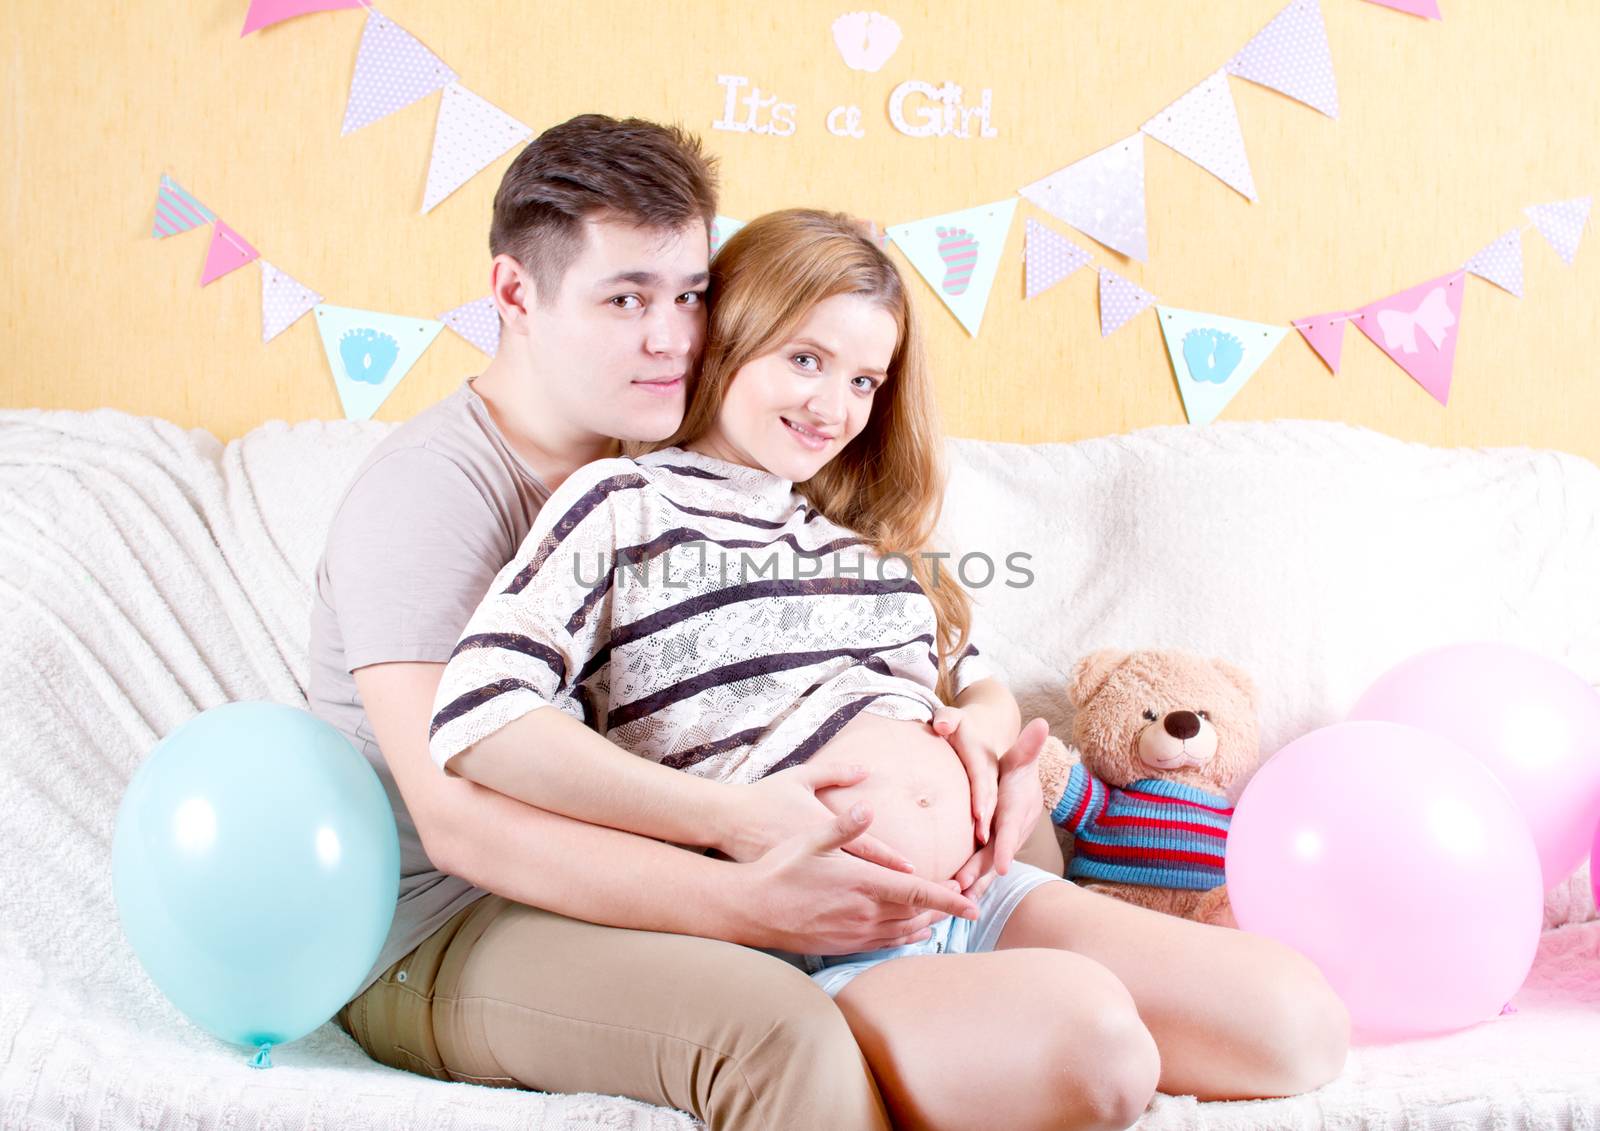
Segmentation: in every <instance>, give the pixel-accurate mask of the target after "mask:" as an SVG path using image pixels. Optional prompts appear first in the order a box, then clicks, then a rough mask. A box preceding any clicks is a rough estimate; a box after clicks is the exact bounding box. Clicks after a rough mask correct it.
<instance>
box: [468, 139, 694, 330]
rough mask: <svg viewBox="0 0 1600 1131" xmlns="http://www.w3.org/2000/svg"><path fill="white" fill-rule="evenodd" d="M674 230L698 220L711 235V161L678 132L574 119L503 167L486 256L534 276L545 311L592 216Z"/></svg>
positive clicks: (577, 249) (581, 243)
mask: <svg viewBox="0 0 1600 1131" xmlns="http://www.w3.org/2000/svg"><path fill="white" fill-rule="evenodd" d="M602 211H603V212H608V213H614V214H616V216H617V217H618V218H619V219H621V220H623V221H624V222H631V223H635V224H638V225H641V226H643V227H650V228H662V229H666V230H676V229H678V228H682V227H683V226H684V225H686V224H690V223H692V222H693V221H695V220H696V219H699V220H701V221H703V222H704V223H705V226H706V231H707V232H709V231H710V230H711V224H712V221H713V220H714V219H715V217H716V211H717V178H716V158H715V157H710V156H707V155H706V154H705V153H703V152H702V151H701V147H700V139H699V138H697V137H695V136H694V135H693V134H689V133H685V132H684V131H683V130H681V129H679V128H678V127H677V126H663V125H659V124H658V123H656V122H647V121H644V120H643V119H640V118H627V119H624V120H621V121H619V120H617V119H616V118H608V117H606V116H605V115H604V114H580V115H579V116H578V117H576V118H572V119H570V120H568V121H565V122H562V123H561V124H560V125H558V126H551V127H550V128H549V129H547V130H545V131H544V133H542V134H540V135H539V136H538V137H537V138H535V139H534V140H533V141H531V142H530V143H528V147H527V148H526V149H524V150H523V151H522V152H521V153H519V154H517V159H516V160H515V161H513V162H512V163H511V167H510V168H509V169H507V170H506V175H505V177H504V178H503V179H502V180H501V181H500V189H499V191H498V192H496V193H495V195H494V220H493V222H492V223H491V224H490V226H489V253H490V254H491V255H500V254H502V253H504V254H506V255H509V256H511V257H512V258H513V259H515V260H516V261H517V262H518V263H520V264H522V266H523V267H524V268H526V269H527V271H528V273H529V274H530V275H532V276H533V282H534V286H535V287H536V288H537V289H538V295H539V303H540V305H541V306H548V305H549V304H550V302H551V301H552V300H553V299H554V298H555V295H556V293H557V292H558V291H559V290H560V287H561V279H562V276H564V275H565V274H566V272H567V268H568V267H570V266H572V263H573V261H574V260H575V259H577V258H578V255H579V253H580V252H581V251H582V250H583V222H584V220H585V219H586V218H587V217H589V216H590V215H592V214H593V213H596V212H602Z"/></svg>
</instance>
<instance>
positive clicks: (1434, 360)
mask: <svg viewBox="0 0 1600 1131" xmlns="http://www.w3.org/2000/svg"><path fill="white" fill-rule="evenodd" d="M1466 279H1467V272H1466V268H1461V269H1460V270H1457V271H1453V272H1451V273H1450V274H1448V275H1441V276H1439V277H1438V278H1437V279H1430V280H1429V281H1428V282H1426V283H1419V284H1417V285H1416V286H1414V287H1410V288H1408V289H1406V290H1403V291H1400V292H1399V293H1398V294H1392V295H1390V296H1389V297H1388V298H1385V299H1379V300H1378V301H1377V302H1372V303H1368V304H1367V305H1366V306H1363V307H1361V308H1360V309H1359V310H1358V311H1356V312H1355V319H1354V321H1355V324H1356V328H1357V329H1358V330H1360V331H1361V332H1362V333H1363V334H1365V335H1366V336H1367V337H1369V338H1371V339H1372V340H1373V342H1374V343H1375V344H1376V345H1377V346H1378V348H1379V349H1381V350H1382V351H1383V352H1384V353H1386V354H1388V355H1389V356H1390V357H1391V358H1392V359H1394V363H1395V364H1396V365H1398V366H1399V367H1400V368H1401V369H1404V370H1405V371H1406V372H1407V373H1409V374H1411V376H1412V378H1413V379H1414V380H1415V381H1416V382H1417V384H1419V385H1421V386H1422V387H1423V388H1424V389H1426V390H1427V391H1428V393H1429V395H1430V396H1432V397H1433V399H1434V400H1436V401H1438V402H1439V403H1440V404H1441V405H1443V404H1447V403H1449V400H1450V376H1451V370H1452V368H1453V367H1454V365H1455V360H1456V338H1457V337H1458V335H1459V333H1460V329H1461V298H1462V295H1463V293H1464V292H1465V291H1466V289H1467V288H1466Z"/></svg>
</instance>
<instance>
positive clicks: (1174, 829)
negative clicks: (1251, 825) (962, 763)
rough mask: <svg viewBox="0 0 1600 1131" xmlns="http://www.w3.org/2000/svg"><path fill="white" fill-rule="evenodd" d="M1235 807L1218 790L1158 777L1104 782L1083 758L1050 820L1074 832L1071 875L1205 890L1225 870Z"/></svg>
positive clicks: (1115, 881) (1212, 886)
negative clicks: (1122, 783)
mask: <svg viewBox="0 0 1600 1131" xmlns="http://www.w3.org/2000/svg"><path fill="white" fill-rule="evenodd" d="M1232 817H1233V809H1232V807H1231V806H1229V804H1228V799H1227V798H1226V797H1224V796H1222V795H1221V794H1216V793H1210V792H1208V791H1207V790H1203V789H1200V788H1199V787H1198V786H1192V785H1188V784H1186V783H1183V782H1175V781H1168V780H1166V779H1164V778H1141V779H1140V780H1138V781H1136V782H1130V783H1128V784H1127V785H1126V786H1122V787H1121V788H1118V787H1117V786H1108V785H1107V784H1106V783H1105V782H1103V781H1101V780H1100V779H1099V778H1097V777H1095V776H1094V775H1093V774H1091V773H1089V771H1088V770H1086V769H1084V768H1083V766H1082V764H1081V763H1080V764H1078V765H1075V766H1073V767H1072V774H1071V776H1070V777H1068V778H1067V788H1066V790H1065V791H1064V792H1063V793H1062V794H1061V800H1060V801H1058V802H1057V803H1056V807H1055V809H1054V810H1053V811H1052V812H1051V814H1050V819H1051V820H1052V821H1054V822H1055V823H1056V824H1058V825H1060V826H1061V827H1062V828H1064V829H1066V830H1067V831H1068V832H1070V833H1072V834H1073V836H1075V837H1076V838H1077V843H1076V854H1075V855H1074V856H1073V858H1072V863H1071V866H1070V867H1069V868H1068V870H1067V876H1068V878H1069V879H1080V878H1081V879H1089V880H1104V881H1110V882H1113V883H1124V884H1145V885H1149V886H1152V887H1164V888H1183V889H1186V890H1189V891H1210V890H1211V889H1212V888H1214V887H1216V886H1217V885H1219V884H1221V883H1222V882H1223V881H1224V880H1226V879H1227V875H1226V873H1225V871H1224V868H1223V859H1224V850H1225V849H1226V847H1227V840H1228V823H1229V821H1230V820H1231V819H1232Z"/></svg>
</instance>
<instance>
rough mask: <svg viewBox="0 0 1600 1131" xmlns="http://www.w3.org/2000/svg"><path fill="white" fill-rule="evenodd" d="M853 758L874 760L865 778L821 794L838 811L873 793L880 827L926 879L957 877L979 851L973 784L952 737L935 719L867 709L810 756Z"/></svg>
mask: <svg viewBox="0 0 1600 1131" xmlns="http://www.w3.org/2000/svg"><path fill="white" fill-rule="evenodd" d="M852 764H860V765H863V766H865V767H866V768H867V770H868V773H867V776H866V777H865V779H863V780H862V781H860V782H858V783H855V784H852V785H840V786H834V787H830V788H822V789H818V790H817V791H816V796H817V800H818V801H820V802H821V803H822V804H823V805H826V806H827V807H828V808H829V809H831V810H833V811H834V812H835V813H842V812H844V811H846V810H847V809H849V807H850V806H851V805H853V804H855V803H856V802H857V801H865V802H866V803H867V804H868V805H870V806H871V807H872V812H873V814H874V816H873V820H872V831H873V833H874V834H875V835H876V836H877V837H878V839H879V840H881V841H883V842H884V843H885V844H887V845H889V846H890V847H891V848H893V849H897V850H899V852H900V853H902V854H904V856H905V857H906V859H908V860H909V861H910V862H911V864H912V867H913V870H914V871H915V872H916V874H917V875H919V876H922V877H923V878H925V879H931V880H946V879H949V878H950V877H951V876H954V875H955V874H956V871H957V869H959V868H960V867H961V865H962V864H964V863H966V862H967V861H968V860H969V859H970V858H971V856H972V853H973V849H974V848H975V847H976V840H975V837H974V827H973V820H972V787H971V784H970V781H969V779H968V777H967V771H966V768H965V767H964V766H963V765H962V764H961V760H960V759H959V758H958V757H957V756H956V753H955V751H954V750H953V749H952V748H951V746H950V743H949V742H948V741H947V740H946V739H945V738H943V737H942V736H940V735H938V734H935V733H934V731H933V728H932V727H931V726H929V725H928V724H927V723H919V722H913V721H911V720H909V719H891V718H888V717H885V716H883V715H874V714H872V713H871V712H869V711H862V712H861V713H860V714H858V715H856V717H855V718H853V719H851V720H850V722H849V723H848V724H847V725H846V726H845V728H844V729H843V730H841V731H840V732H839V733H838V734H836V735H834V737H833V738H832V739H831V740H829V741H828V742H827V743H826V744H825V745H824V746H823V747H822V749H820V750H818V751H817V752H816V753H815V754H813V755H812V756H811V759H810V760H809V761H808V762H807V763H806V765H807V766H817V767H837V766H841V765H843V766H848V765H852Z"/></svg>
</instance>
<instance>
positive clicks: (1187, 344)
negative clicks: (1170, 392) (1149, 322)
mask: <svg viewBox="0 0 1600 1131" xmlns="http://www.w3.org/2000/svg"><path fill="white" fill-rule="evenodd" d="M1156 311H1157V313H1159V314H1160V316H1161V333H1162V334H1163V335H1164V336H1165V337H1166V340H1167V353H1168V354H1169V355H1171V357H1172V369H1173V372H1174V373H1176V374H1177V377H1178V392H1179V393H1180V394H1181V395H1182V396H1183V411H1184V413H1185V414H1186V415H1187V416H1188V417H1189V423H1190V424H1209V423H1211V422H1212V421H1213V420H1215V419H1216V418H1217V416H1218V414H1219V413H1221V412H1222V410H1223V409H1224V408H1226V407H1227V405H1228V402H1229V401H1231V400H1232V399H1233V398H1234V395H1235V394H1236V393H1238V391H1239V390H1240V389H1242V388H1244V386H1245V383H1246V382H1247V381H1249V380H1250V378H1251V377H1253V376H1254V375H1255V372H1256V370H1257V369H1259V368H1261V363H1262V362H1263V361H1265V360H1267V355H1268V354H1270V353H1271V352H1272V351H1273V350H1274V349H1276V348H1277V345H1278V343H1279V342H1281V341H1282V340H1283V336H1284V335H1285V334H1287V333H1288V332H1289V328H1288V327H1287V326H1270V325H1267V324H1266V323H1264V322H1246V321H1244V320H1242V319H1239V318H1228V317H1225V316H1224V315H1221V314H1209V313H1207V312H1205V311H1201V310H1180V309H1179V308H1178V307H1175V306H1162V305H1160V304H1159V303H1158V304H1157V305H1156Z"/></svg>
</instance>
